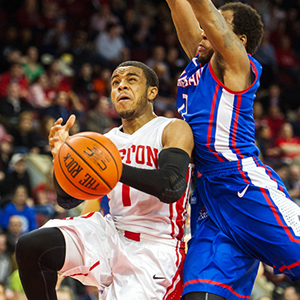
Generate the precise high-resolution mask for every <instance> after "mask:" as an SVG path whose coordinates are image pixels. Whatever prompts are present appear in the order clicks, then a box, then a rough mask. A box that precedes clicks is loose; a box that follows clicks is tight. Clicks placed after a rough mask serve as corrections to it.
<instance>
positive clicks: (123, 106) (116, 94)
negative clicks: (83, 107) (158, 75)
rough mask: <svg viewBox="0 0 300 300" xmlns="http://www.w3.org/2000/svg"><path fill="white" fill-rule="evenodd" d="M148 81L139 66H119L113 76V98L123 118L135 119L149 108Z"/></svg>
mask: <svg viewBox="0 0 300 300" xmlns="http://www.w3.org/2000/svg"><path fill="white" fill-rule="evenodd" d="M146 83H147V81H146V78H145V75H144V72H143V70H142V69H140V68H138V67H132V66H129V67H120V68H117V69H116V70H115V71H114V72H113V74H112V78H111V98H112V102H113V105H114V107H115V109H116V111H117V113H118V115H119V116H120V117H121V118H122V119H133V118H135V117H138V116H139V115H141V114H142V113H143V112H144V111H146V110H147V108H148V105H149V102H148V97H147V84H146Z"/></svg>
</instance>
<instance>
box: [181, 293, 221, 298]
mask: <svg viewBox="0 0 300 300" xmlns="http://www.w3.org/2000/svg"><path fill="white" fill-rule="evenodd" d="M183 300H226V298H224V297H221V296H219V295H216V294H211V293H203V292H197V293H188V294H186V295H184V297H183Z"/></svg>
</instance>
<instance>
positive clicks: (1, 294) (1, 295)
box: [0, 281, 6, 300]
mask: <svg viewBox="0 0 300 300" xmlns="http://www.w3.org/2000/svg"><path fill="white" fill-rule="evenodd" d="M0 300H6V297H5V284H4V282H1V281H0Z"/></svg>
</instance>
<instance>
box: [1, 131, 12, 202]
mask: <svg viewBox="0 0 300 300" xmlns="http://www.w3.org/2000/svg"><path fill="white" fill-rule="evenodd" d="M12 155H13V137H12V136H11V135H9V134H7V133H6V134H5V135H3V136H2V137H1V139H0V191H1V190H2V188H3V186H2V185H3V183H4V182H5V180H6V178H7V174H8V169H9V162H10V159H11V157H12ZM0 194H1V193H0ZM2 202H3V199H1V198H0V207H1V206H2Z"/></svg>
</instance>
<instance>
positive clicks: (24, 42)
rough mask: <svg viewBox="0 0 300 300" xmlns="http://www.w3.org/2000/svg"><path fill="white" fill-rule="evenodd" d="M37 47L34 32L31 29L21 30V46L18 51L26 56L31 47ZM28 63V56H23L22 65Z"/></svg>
mask: <svg viewBox="0 0 300 300" xmlns="http://www.w3.org/2000/svg"><path fill="white" fill-rule="evenodd" d="M32 45H35V41H34V37H33V32H32V30H31V29H30V28H22V29H21V30H20V37H19V46H18V49H19V50H20V51H21V52H22V53H24V54H26V52H27V50H28V48H29V47H31V46H32ZM25 62H26V56H22V59H21V63H22V64H24V63H25Z"/></svg>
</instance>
